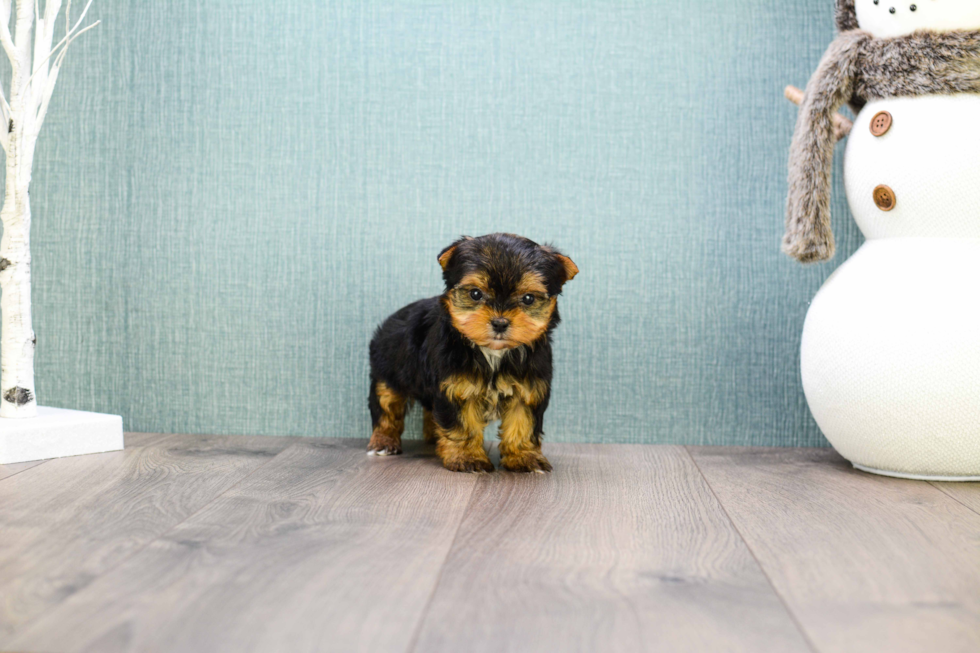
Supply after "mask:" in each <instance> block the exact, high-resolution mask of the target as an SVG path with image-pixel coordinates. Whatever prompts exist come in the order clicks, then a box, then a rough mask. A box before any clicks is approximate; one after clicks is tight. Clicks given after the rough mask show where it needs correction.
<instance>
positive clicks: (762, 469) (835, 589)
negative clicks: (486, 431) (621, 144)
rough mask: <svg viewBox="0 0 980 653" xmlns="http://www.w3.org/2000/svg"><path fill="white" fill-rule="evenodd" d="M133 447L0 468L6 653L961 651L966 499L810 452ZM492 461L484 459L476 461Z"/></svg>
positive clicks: (199, 440)
mask: <svg viewBox="0 0 980 653" xmlns="http://www.w3.org/2000/svg"><path fill="white" fill-rule="evenodd" d="M364 446H365V442H364V441H350V440H348V441H340V440H310V439H295V438H244V437H209V436H180V435H177V436H174V435H171V436H162V435H145V434H130V435H128V436H127V449H126V451H124V452H117V453H110V454H100V455H94V456H81V457H76V458H66V459H61V460H54V461H49V462H44V463H40V464H37V463H25V464H22V465H13V466H7V467H2V466H0V650H3V651H51V652H55V651H93V652H99V653H105V652H111V651H140V652H152V651H202V652H208V653H211V652H218V651H235V652H236V653H237V652H241V651H288V652H290V653H297V652H305V651H372V652H376V651H380V652H384V651H405V652H407V651H419V652H429V651H453V652H456V651H518V652H523V651H603V652H605V651H711V652H712V653H714V652H719V651H752V652H760V651H777V652H783V651H786V652H793V651H811V652H813V651H820V652H824V651H826V652H832V651H834V652H836V651H889V652H900V651H924V652H925V651H928V652H929V653H933V652H946V653H949V652H955V651H969V652H971V653H975V652H976V651H980V486H978V485H942V484H936V483H922V482H915V481H905V480H898V479H890V478H880V477H874V476H869V475H866V474H863V473H860V472H856V471H854V470H852V469H851V468H850V467H849V466H848V465H847V464H846V463H845V462H844V461H843V460H842V459H841V458H840V457H839V456H837V455H836V454H835V453H834V452H832V451H829V450H815V449H803V450H800V449H797V450H792V449H764V450H763V449H737V448H732V449H719V448H697V447H673V446H632V445H629V446H625V445H624V446H618V445H557V444H556V445H550V446H546V450H545V451H546V453H547V454H548V455H549V457H550V458H551V461H552V462H553V463H554V465H555V470H556V471H555V472H554V473H553V474H550V475H547V476H544V475H529V476H525V475H515V474H509V473H504V472H496V473H494V474H489V475H463V474H452V473H449V472H446V471H444V470H443V469H442V468H441V467H440V466H439V465H438V464H437V462H436V460H435V459H434V457H433V455H432V452H431V451H430V450H429V449H427V448H426V447H425V446H423V445H421V444H412V443H410V444H409V447H408V450H407V452H406V455H404V456H400V457H395V458H376V457H368V456H366V455H364ZM492 453H495V452H492Z"/></svg>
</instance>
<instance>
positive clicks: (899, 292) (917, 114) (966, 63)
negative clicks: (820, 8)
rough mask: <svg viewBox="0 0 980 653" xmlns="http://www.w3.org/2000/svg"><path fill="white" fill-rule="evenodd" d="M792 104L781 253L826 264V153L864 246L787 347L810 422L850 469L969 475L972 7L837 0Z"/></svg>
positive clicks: (975, 437)
mask: <svg viewBox="0 0 980 653" xmlns="http://www.w3.org/2000/svg"><path fill="white" fill-rule="evenodd" d="M837 20H838V25H839V27H840V30H841V34H840V36H839V37H838V38H837V40H836V41H834V43H833V45H832V46H831V47H830V49H829V50H828V51H827V54H826V55H825V56H824V59H823V61H821V64H820V67H819V68H818V70H817V72H816V73H815V74H814V76H813V78H812V79H811V80H810V82H809V84H808V85H807V89H806V93H805V94H803V96H802V98H801V109H800V116H799V119H798V122H797V127H796V132H795V135H794V138H793V145H792V148H791V154H790V176H789V182H790V183H789V201H788V203H787V219H786V225H787V230H786V237H785V239H784V241H783V249H784V251H785V252H786V253H788V254H789V255H791V256H793V257H795V258H797V259H798V260H800V261H802V262H811V261H819V260H825V259H828V258H830V257H831V256H833V253H834V240H833V234H832V233H831V229H830V214H829V213H830V208H829V207H830V189H831V183H830V174H831V168H832V162H833V150H834V144H835V142H836V140H837V138H838V137H840V136H841V135H842V133H843V132H846V131H847V127H848V125H846V124H844V123H845V122H846V121H844V120H843V119H842V118H841V117H840V116H839V115H836V112H837V110H838V109H839V108H840V107H841V106H843V104H845V103H849V104H850V105H851V107H852V108H853V109H854V110H855V111H856V112H857V119H856V121H855V122H854V124H853V128H852V129H851V130H850V138H849V139H848V144H847V149H846V151H845V159H844V186H845V189H846V192H847V199H848V203H849V205H850V208H851V213H852V214H853V215H854V218H855V220H856V221H857V223H858V226H859V227H860V229H861V231H862V232H863V234H864V235H865V237H866V239H867V240H866V242H865V244H864V245H863V246H862V247H861V248H860V249H859V250H858V251H857V252H856V253H855V254H854V256H852V257H851V258H850V259H849V260H847V261H846V262H845V263H844V264H843V265H842V266H841V267H840V268H838V269H837V270H836V271H835V272H834V273H833V274H832V275H831V276H830V278H829V279H828V280H827V281H826V283H825V284H824V286H823V287H822V288H821V289H820V291H819V293H818V294H817V296H816V298H815V299H814V300H813V303H812V305H811V307H810V310H809V313H808V314H807V319H806V324H805V326H804V330H803V341H802V356H801V365H802V377H803V388H804V392H805V394H806V397H807V402H808V403H809V406H810V410H811V412H812V413H813V416H814V418H815V419H816V421H817V424H818V425H819V426H820V428H821V430H822V431H823V433H824V434H825V435H826V436H827V438H828V440H830V442H831V444H833V445H834V447H835V448H836V449H837V450H838V451H839V452H840V453H841V454H842V455H843V456H844V457H845V458H847V459H848V460H849V461H851V462H852V464H854V466H855V467H857V468H859V469H863V470H865V471H869V472H875V473H879V474H886V475H891V476H900V477H906V478H919V479H942V480H980V0H901V1H899V0H839V2H838V6H837Z"/></svg>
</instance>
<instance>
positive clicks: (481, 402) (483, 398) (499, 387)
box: [442, 372, 548, 421]
mask: <svg viewBox="0 0 980 653" xmlns="http://www.w3.org/2000/svg"><path fill="white" fill-rule="evenodd" d="M442 390H443V392H445V393H446V395H447V396H448V397H449V398H450V399H452V400H454V401H455V402H456V403H458V404H460V405H466V404H469V405H471V406H472V407H474V408H476V409H477V410H479V412H480V413H481V414H482V415H483V416H484V418H485V419H486V420H488V421H492V420H495V419H501V418H502V416H503V414H504V413H505V412H506V411H507V409H508V407H510V406H513V405H515V404H518V403H519V404H523V405H527V406H531V407H533V406H537V405H538V404H540V403H541V402H542V401H543V400H544V398H545V397H546V396H547V393H548V384H547V383H546V382H545V381H543V380H541V379H530V378H524V379H519V378H516V377H515V376H512V375H510V374H506V373H500V372H494V373H493V375H492V376H490V377H489V378H487V377H485V376H479V375H457V376H452V377H450V378H449V379H446V381H444V382H443V384H442Z"/></svg>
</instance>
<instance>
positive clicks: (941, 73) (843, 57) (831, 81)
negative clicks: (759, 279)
mask: <svg viewBox="0 0 980 653" xmlns="http://www.w3.org/2000/svg"><path fill="white" fill-rule="evenodd" d="M837 21H838V26H839V27H840V28H841V29H842V30H843V31H842V33H841V34H840V36H838V37H837V39H836V40H835V41H834V42H833V43H832V44H831V46H830V48H829V49H828V50H827V53H826V54H825V55H824V57H823V60H822V61H821V62H820V66H819V67H818V68H817V71H816V72H815V73H814V75H813V77H812V78H811V79H810V82H809V83H808V84H807V87H806V93H805V95H804V98H803V104H802V106H801V107H800V113H799V118H798V119H797V122H796V132H795V133H794V135H793V144H792V146H791V148H790V158H789V199H788V201H787V204H786V235H785V236H784V237H783V251H784V252H785V253H786V254H789V255H790V256H792V257H794V258H796V259H798V260H799V261H801V262H803V263H809V262H815V261H823V260H827V259H829V258H831V257H833V255H834V235H833V233H832V231H831V227H830V195H831V173H832V169H833V158H834V145H835V144H836V139H835V137H834V124H833V116H834V114H835V113H836V112H837V111H838V110H839V109H840V108H841V107H842V106H844V104H850V105H851V107H852V108H853V109H854V110H855V112H857V111H859V110H860V109H861V108H862V107H863V106H864V105H865V104H866V103H867V102H869V101H871V100H881V99H884V98H890V97H910V96H916V95H935V94H954V93H980V32H972V31H971V32H944V33H936V32H916V33H914V34H910V35H908V36H900V37H896V38H888V39H876V38H874V37H872V36H871V35H870V34H868V33H867V32H863V31H861V30H859V29H857V19H856V18H855V17H854V1H853V0H841V1H840V2H839V3H838V8H837Z"/></svg>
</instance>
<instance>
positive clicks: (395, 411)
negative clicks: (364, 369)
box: [368, 381, 408, 456]
mask: <svg viewBox="0 0 980 653" xmlns="http://www.w3.org/2000/svg"><path fill="white" fill-rule="evenodd" d="M368 405H369V406H370V408H371V422H372V424H373V425H374V431H373V432H372V433H371V442H370V443H368V455H372V456H395V455H398V454H400V453H401V452H402V432H403V431H404V430H405V411H406V410H407V409H408V401H407V400H406V399H405V397H403V396H402V395H400V394H398V393H397V392H395V391H394V390H392V389H391V388H389V387H388V385H387V384H386V383H385V382H384V381H374V382H372V383H371V394H370V396H369V397H368Z"/></svg>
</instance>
